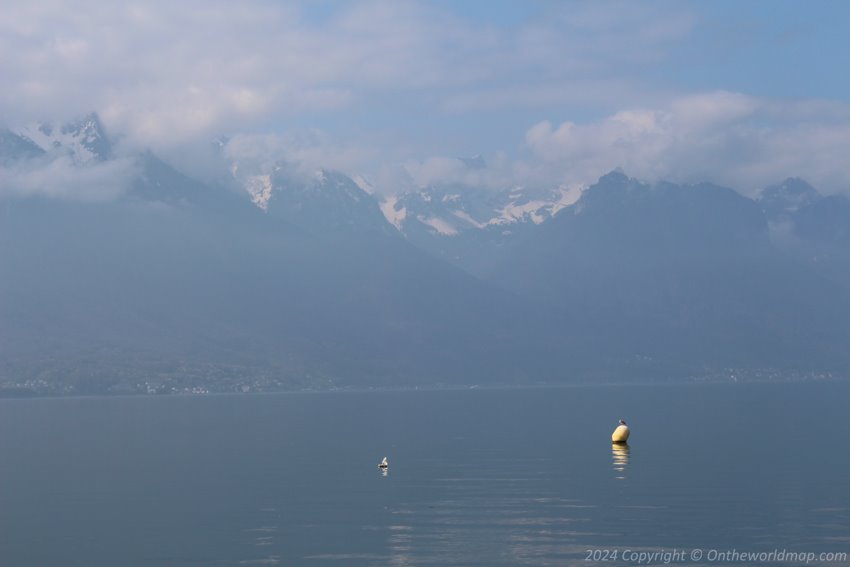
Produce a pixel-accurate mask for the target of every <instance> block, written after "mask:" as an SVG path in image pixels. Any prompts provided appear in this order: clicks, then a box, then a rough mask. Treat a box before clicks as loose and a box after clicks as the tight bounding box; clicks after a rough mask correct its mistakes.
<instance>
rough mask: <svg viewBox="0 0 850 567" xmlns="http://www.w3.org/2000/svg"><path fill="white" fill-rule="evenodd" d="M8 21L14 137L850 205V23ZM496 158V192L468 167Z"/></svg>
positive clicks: (699, 19)
mask: <svg viewBox="0 0 850 567" xmlns="http://www.w3.org/2000/svg"><path fill="white" fill-rule="evenodd" d="M2 4H3V13H4V17H3V18H2V20H0V52H2V53H4V54H5V56H4V57H2V58H0V120H2V122H4V123H6V124H9V125H12V126H14V125H16V124H20V123H24V122H30V121H33V120H40V119H48V120H58V119H63V118H67V117H69V116H74V115H77V114H80V113H84V112H87V111H89V110H92V109H93V110H96V111H98V112H99V113H100V115H101V117H102V119H103V121H104V122H105V124H106V125H107V127H108V129H109V131H110V132H111V133H112V134H113V135H114V136H116V137H120V138H121V140H122V141H123V142H122V143H123V144H124V146H125V148H127V149H128V150H129V149H134V148H138V147H150V148H153V149H154V150H155V151H158V152H160V153H162V154H164V155H173V156H175V158H174V159H178V160H179V159H180V158H179V156H181V155H183V156H185V155H188V154H190V153H191V152H188V151H187V148H192V147H198V146H200V145H203V144H205V143H206V142H207V141H208V140H209V139H210V138H212V137H215V136H219V135H228V136H231V137H232V138H234V139H235V140H236V142H235V143H234V146H233V148H232V151H233V152H234V153H235V154H238V153H239V152H255V153H256V152H259V153H260V154H262V155H264V156H266V157H268V158H269V159H277V158H279V157H285V158H286V159H289V160H292V161H299V162H303V163H304V164H307V165H309V166H320V165H324V166H327V167H336V168H339V169H342V170H344V171H346V172H349V173H362V174H364V175H367V176H369V177H370V178H371V179H373V180H374V183H375V184H376V185H378V186H379V188H380V189H381V190H383V191H387V192H391V191H395V190H398V189H399V188H404V187H409V186H415V185H421V184H423V183H427V182H434V181H458V182H467V183H471V184H481V185H487V186H494V187H499V186H505V185H511V184H526V185H584V184H587V183H589V182H592V181H593V180H594V179H595V178H596V177H598V176H599V175H601V174H602V173H604V172H605V171H607V170H610V169H612V168H613V167H623V168H624V169H625V170H626V171H627V172H628V173H630V174H632V175H635V176H637V177H641V178H644V179H647V180H654V179H658V178H665V179H671V180H674V181H685V182H690V181H701V180H708V181H714V182H718V183H724V184H727V185H731V186H733V187H736V188H739V189H740V190H742V191H744V192H753V191H755V190H757V189H758V188H759V187H760V186H763V185H764V184H766V183H770V182H774V181H777V180H779V179H782V178H783V177H786V176H791V175H799V176H803V177H806V178H808V179H810V180H811V181H812V182H813V183H815V184H817V185H818V186H819V187H821V188H822V189H824V190H826V191H844V190H847V189H848V188H850V166H848V165H847V164H845V163H844V162H846V161H847V160H846V159H844V158H843V157H842V156H843V155H846V152H850V74H848V73H847V72H846V70H847V69H850V40H848V37H847V34H846V22H847V21H850V3H848V2H840V1H834V2H826V1H821V2H817V1H815V2H805V3H804V2H787V1H785V2H782V1H737V2H727V1H714V2H654V1H652V2H651V1H647V2H622V1H619V2H615V1H605V2H589V1H586V2H566V1H558V2H543V1H540V2H519V1H517V2H510V1H481V0H468V1H449V0H434V1H431V2H424V1H423V2H417V1H403V0H398V1H388V2H380V1H369V2H355V1H344V2H343V1H313V2H277V1H262V0H251V1H247V2H238V3H236V2H228V1H223V0H206V1H201V0H186V1H184V2H165V1H162V0H151V1H149V2H144V3H142V2H115V3H98V2H93V1H90V0H83V1H82V2H80V3H76V4H74V5H73V6H70V5H68V4H67V3H65V2H60V1H58V0H46V1H44V2H38V3H32V2H17V1H15V0H4V1H3V2H2ZM477 153H481V154H483V155H484V156H485V158H486V159H487V161H488V163H489V164H490V166H489V167H488V168H487V171H486V172H485V173H483V174H482V173H480V172H479V173H476V174H475V175H474V176H470V175H469V172H466V171H463V170H462V169H459V168H458V166H457V164H456V163H455V162H456V160H454V158H455V157H457V156H469V155H474V154H477ZM251 157H254V158H256V157H257V156H251ZM453 160H454V161H453Z"/></svg>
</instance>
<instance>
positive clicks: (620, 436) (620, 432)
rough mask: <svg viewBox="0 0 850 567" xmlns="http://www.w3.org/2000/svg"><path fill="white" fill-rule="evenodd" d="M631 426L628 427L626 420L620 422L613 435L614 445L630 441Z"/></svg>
mask: <svg viewBox="0 0 850 567" xmlns="http://www.w3.org/2000/svg"><path fill="white" fill-rule="evenodd" d="M629 433H631V432H630V431H629V426H628V425H626V422H625V420H622V419H621V420H620V425H618V426H617V429H615V430H614V433H612V434H611V441H612V442H613V443H625V442H626V441H628V440H629Z"/></svg>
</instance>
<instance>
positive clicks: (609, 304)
mask: <svg viewBox="0 0 850 567" xmlns="http://www.w3.org/2000/svg"><path fill="white" fill-rule="evenodd" d="M116 154H117V152H116V151H115V149H114V147H113V144H112V143H111V142H110V140H109V138H108V136H106V134H105V132H104V130H103V127H102V125H101V123H100V120H99V119H98V117H97V116H96V115H90V116H86V117H83V118H81V119H79V120H75V121H72V122H69V123H67V124H61V125H46V124H38V125H32V126H27V127H25V128H20V129H15V130H9V129H7V130H0V168H2V171H5V172H6V173H5V174H4V175H3V176H2V177H0V180H3V184H5V185H6V187H0V207H2V213H0V266H2V270H0V392H2V393H5V394H7V395H11V394H16V393H17V394H31V393H106V392H126V393H133V392H172V391H255V390H278V389H294V388H338V387H413V386H434V385H444V386H445V385H472V384H501V385H507V384H529V383H563V382H576V381H589V380H606V381H630V380H685V379H695V378H705V377H717V376H723V377H726V378H728V377H729V376H736V377H737V376H761V377H765V376H766V377H773V378H782V377H787V376H790V375H794V376H814V375H846V373H847V371H848V370H850V353H848V352H847V350H846V347H845V345H846V344H847V341H848V339H850V292H848V290H850V263H848V258H847V255H848V254H847V252H848V250H850V249H848V246H847V245H848V244H850V242H848V239H850V200H848V199H847V198H846V197H844V196H841V195H831V196H822V195H820V194H819V193H818V192H817V191H816V190H815V189H814V188H812V187H811V186H809V185H808V184H806V183H805V182H804V181H802V180H799V179H788V180H786V181H784V182H782V183H781V184H778V185H775V186H772V187H768V188H765V189H764V191H762V193H761V194H760V195H759V196H758V198H756V199H751V198H747V197H745V196H742V195H741V194H739V193H737V192H735V191H734V190H732V189H729V188H724V187H718V186H714V185H710V184H699V185H677V184H672V183H665V182H659V183H655V184H647V183H642V182H640V181H638V180H635V179H632V178H630V177H628V176H627V175H626V174H625V173H623V172H620V171H613V172H611V173H609V174H607V175H605V176H603V177H602V178H600V179H599V180H598V182H596V183H595V184H593V185H591V186H590V187H587V188H586V189H584V190H583V191H581V192H578V191H575V190H567V189H565V188H525V187H511V188H506V189H505V190H503V191H492V190H484V189H478V188H473V187H466V186H462V185H434V186H429V187H421V188H418V189H417V190H416V191H412V192H408V193H404V194H400V195H394V196H391V197H382V196H379V195H376V194H375V193H374V192H373V191H372V190H371V187H370V186H369V185H368V183H367V182H365V181H364V180H363V179H362V178H359V177H352V176H348V175H346V174H343V173H341V172H337V171H331V170H318V171H305V170H304V169H303V168H302V167H300V166H299V165H298V164H292V163H289V162H287V161H286V160H284V159H280V160H279V161H277V162H274V163H272V164H268V165H262V166H260V165H257V164H249V163H238V162H235V161H234V162H229V161H227V158H226V157H225V156H224V154H222V155H220V156H219V157H218V158H217V159H220V160H221V163H220V164H218V165H217V166H216V168H215V169H216V171H226V172H227V174H226V175H224V176H220V175H216V176H212V175H211V176H209V178H208V179H205V180H201V179H194V178H192V177H189V176H187V175H185V174H184V173H182V172H180V171H178V170H177V169H176V168H174V167H173V166H172V165H170V164H169V163H167V161H166V160H164V159H162V158H161V157H159V156H156V155H154V154H153V153H151V152H142V153H140V154H137V155H131V156H127V155H123V156H122V157H120V158H119V157H116ZM119 160H124V162H129V163H130V166H128V167H123V168H121V169H117V168H116V169H115V170H114V175H115V178H114V179H110V182H111V183H113V184H114V185H115V187H116V189H115V190H114V191H111V192H108V194H107V195H108V196H107V197H103V198H91V197H86V198H77V197H76V196H75V195H74V194H73V192H71V193H70V194H68V193H67V192H66V193H62V194H61V196H57V195H56V194H53V193H52V192H50V191H32V190H31V186H28V185H25V184H24V186H22V187H17V186H16V183H17V179H18V177H16V174H18V173H20V172H29V173H32V172H40V171H42V170H45V169H49V168H51V167H55V164H56V163H63V164H65V165H66V166H67V167H68V168H70V170H72V171H82V172H91V171H99V170H98V168H106V167H109V166H110V165H111V164H115V163H118V162H119ZM124 162H122V163H124ZM462 163H463V165H464V166H465V167H486V164H485V163H484V162H483V160H482V159H481V158H479V157H476V158H472V159H466V160H463V161H462ZM219 166H220V167H219ZM105 171H106V172H107V173H113V170H109V169H106V170H105ZM83 179H87V178H85V177H83ZM210 179H212V181H211V180H210Z"/></svg>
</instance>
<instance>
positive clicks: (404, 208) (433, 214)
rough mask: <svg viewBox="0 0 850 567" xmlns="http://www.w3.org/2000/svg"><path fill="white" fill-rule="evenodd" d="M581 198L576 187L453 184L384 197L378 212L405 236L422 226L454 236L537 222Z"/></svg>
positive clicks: (436, 233) (435, 232)
mask: <svg viewBox="0 0 850 567" xmlns="http://www.w3.org/2000/svg"><path fill="white" fill-rule="evenodd" d="M580 196H581V190H580V188H578V187H558V188H556V189H552V190H543V191H541V190H531V189H528V188H525V187H514V188H512V189H507V190H504V191H498V192H496V191H491V190H486V189H479V188H474V187H464V186H457V185H453V186H448V187H446V186H431V187H427V188H424V189H420V190H418V191H413V192H409V193H404V194H402V195H397V196H393V197H388V198H386V199H384V200H383V201H382V203H381V210H382V211H383V213H384V216H385V217H386V218H387V220H388V221H389V222H390V223H392V224H393V225H395V226H396V227H397V228H398V229H399V230H401V231H402V232H404V233H408V232H410V231H414V230H421V229H423V228H424V229H425V230H426V231H428V232H430V233H432V234H434V235H442V236H454V235H457V234H460V233H462V232H464V231H467V230H471V229H479V230H480V229H487V228H490V227H508V226H509V225H513V224H518V223H533V224H541V223H543V222H544V221H546V220H547V219H549V218H552V217H553V216H554V215H555V214H557V213H558V211H560V210H561V209H563V208H564V207H567V206H569V205H571V204H573V203H574V202H576V201H577V200H578V198H579V197H580ZM415 225H418V227H417V226H415Z"/></svg>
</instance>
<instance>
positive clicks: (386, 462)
mask: <svg viewBox="0 0 850 567" xmlns="http://www.w3.org/2000/svg"><path fill="white" fill-rule="evenodd" d="M389 466H390V463H389V462H388V461H387V458H386V457H384V460H383V461H381V462H380V463H379V464H378V468H380V469H385V468H387V467H389Z"/></svg>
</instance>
